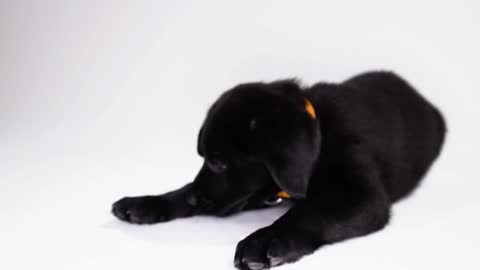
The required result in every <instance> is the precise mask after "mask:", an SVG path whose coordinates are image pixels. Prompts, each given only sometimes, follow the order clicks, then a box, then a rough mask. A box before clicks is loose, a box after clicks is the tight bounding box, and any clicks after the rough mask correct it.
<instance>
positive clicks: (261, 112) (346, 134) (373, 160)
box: [112, 71, 446, 270]
mask: <svg viewBox="0 0 480 270" xmlns="http://www.w3.org/2000/svg"><path fill="white" fill-rule="evenodd" d="M445 132H446V126H445V121H444V119H443V117H442V115H441V114H440V112H439V111H438V110H437V109H436V108H435V107H434V106H433V105H432V104H431V103H429V102H428V101H427V100H426V99H425V98H423V97H422V96H421V95H420V94H419V93H418V92H417V91H415V89H413V88H412V86H410V85H409V84H408V83H407V82H406V81H405V80H403V79H401V78H400V77H398V76H397V75H395V74H394V73H391V72H383V71H382V72H369V73H364V74H361V75H358V76H355V77H353V78H350V79H348V80H346V81H344V82H342V83H339V84H331V83H318V84H315V85H313V86H311V87H307V88H302V87H301V86H300V85H299V83H298V82H297V81H295V80H280V81H275V82H272V83H263V82H256V83H246V84H240V85H238V86H236V87H234V88H233V89H231V90H229V91H227V92H225V93H224V94H223V95H221V96H220V98H219V99H218V100H217V101H216V102H215V103H214V104H213V106H212V107H211V108H210V110H209V111H208V114H207V116H206V119H205V121H204V123H203V126H202V128H201V130H200V134H199V136H198V153H199V155H200V156H202V157H203V159H204V164H203V166H202V168H201V169H200V172H199V173H198V175H197V177H196V178H195V180H194V181H193V182H192V183H189V184H187V185H185V186H184V187H182V188H180V189H178V190H175V191H172V192H169V193H166V194H163V195H159V196H143V197H126V198H123V199H121V200H119V201H117V202H116V203H115V204H114V205H113V209H112V212H113V214H114V215H115V216H116V217H118V218H119V219H121V220H123V221H126V222H130V223H135V224H152V223H157V222H165V221H169V220H172V219H175V218H181V217H189V216H193V215H215V216H228V215H231V214H234V213H238V212H240V211H245V210H253V209H260V208H265V207H271V206H273V205H278V204H280V203H281V201H282V200H283V201H290V202H291V203H292V204H293V206H292V207H291V208H290V209H289V211H288V212H287V213H285V214H284V215H283V216H282V217H280V218H279V219H278V220H277V221H275V222H274V223H273V224H271V225H270V226H267V227H265V228H262V229H259V230H257V231H256V232H254V233H252V234H251V235H249V236H247V237H246V238H245V239H243V240H242V241H240V243H238V246H237V249H236V254H235V258H234V264H235V266H236V267H237V268H239V269H251V270H258V269H267V268H270V267H273V266H278V265H282V264H285V263H291V262H294V261H297V260H298V259H300V258H301V257H302V256H304V255H307V254H310V253H312V252H314V251H315V250H316V249H318V248H319V247H322V246H324V245H328V244H332V243H335V242H339V241H343V240H346V239H350V238H354V237H359V236H364V235H367V234H370V233H373V232H376V231H378V230H380V229H382V228H383V227H384V226H385V225H386V224H387V223H388V221H389V216H390V209H391V206H392V204H393V203H395V202H397V201H398V200H400V199H402V198H404V197H405V196H407V195H408V194H409V193H411V192H412V190H413V189H414V188H415V187H416V186H417V185H418V183H419V182H420V180H421V178H422V177H423V176H424V175H425V173H426V172H427V170H428V169H429V168H430V166H431V165H432V162H433V161H434V160H435V159H436V158H437V156H438V155H439V153H440V149H441V147H442V144H443V141H444V137H445Z"/></svg>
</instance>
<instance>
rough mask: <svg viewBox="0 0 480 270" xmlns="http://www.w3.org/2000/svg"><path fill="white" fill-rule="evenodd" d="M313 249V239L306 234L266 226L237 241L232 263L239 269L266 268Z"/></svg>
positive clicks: (289, 261) (257, 269)
mask: <svg viewBox="0 0 480 270" xmlns="http://www.w3.org/2000/svg"><path fill="white" fill-rule="evenodd" d="M314 250H315V244H314V241H313V239H311V238H310V239H309V237H308V236H307V235H304V234H302V233H298V232H291V233H289V232H288V231H285V230H279V229H274V228H272V227H266V228H263V229H260V230H258V231H256V232H254V233H252V234H251V235H249V236H248V237H247V238H245V239H243V240H242V241H240V243H238V245H237V250H236V252H235V261H234V263H235V267H236V268H238V269H241V270H261V269H268V268H270V267H274V266H279V265H282V264H285V263H291V262H295V261H297V260H299V259H300V258H301V257H303V256H304V255H307V254H310V253H312V252H313V251H314Z"/></svg>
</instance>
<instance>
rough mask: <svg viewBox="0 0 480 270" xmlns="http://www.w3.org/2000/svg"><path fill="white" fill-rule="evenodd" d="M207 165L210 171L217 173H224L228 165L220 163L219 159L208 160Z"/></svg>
mask: <svg viewBox="0 0 480 270" xmlns="http://www.w3.org/2000/svg"><path fill="white" fill-rule="evenodd" d="M207 163H208V166H209V167H210V169H212V171H214V172H217V173H221V172H224V171H225V170H227V169H228V165H227V164H226V163H225V162H223V161H220V160H219V159H212V160H208V161H207Z"/></svg>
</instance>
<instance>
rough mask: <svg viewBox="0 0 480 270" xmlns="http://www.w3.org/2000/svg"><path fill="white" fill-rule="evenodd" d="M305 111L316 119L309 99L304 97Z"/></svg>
mask: <svg viewBox="0 0 480 270" xmlns="http://www.w3.org/2000/svg"><path fill="white" fill-rule="evenodd" d="M305 111H306V112H307V113H308V115H310V117H311V118H312V119H317V114H316V113H315V108H314V107H313V104H312V102H311V101H310V100H308V99H307V98H305Z"/></svg>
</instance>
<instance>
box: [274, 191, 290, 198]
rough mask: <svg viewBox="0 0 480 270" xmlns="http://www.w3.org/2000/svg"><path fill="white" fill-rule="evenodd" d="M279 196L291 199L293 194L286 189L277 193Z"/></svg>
mask: <svg viewBox="0 0 480 270" xmlns="http://www.w3.org/2000/svg"><path fill="white" fill-rule="evenodd" d="M277 196H278V197H279V198H282V199H290V198H291V197H292V196H290V194H288V193H287V192H285V191H280V192H278V193H277Z"/></svg>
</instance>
